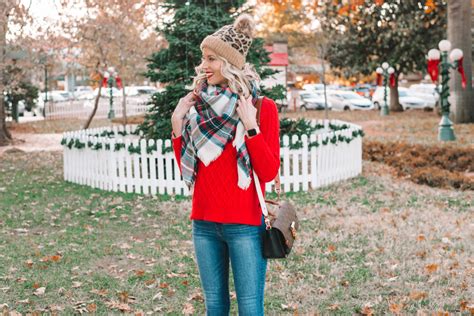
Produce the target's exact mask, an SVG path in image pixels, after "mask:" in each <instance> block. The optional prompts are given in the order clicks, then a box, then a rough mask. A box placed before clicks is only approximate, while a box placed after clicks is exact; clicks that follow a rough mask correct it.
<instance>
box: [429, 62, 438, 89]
mask: <svg viewBox="0 0 474 316" xmlns="http://www.w3.org/2000/svg"><path fill="white" fill-rule="evenodd" d="M439 63H440V60H439V59H436V60H435V59H432V60H428V74H429V75H430V77H431V81H433V82H434V83H438V78H439V68H438V66H439Z"/></svg>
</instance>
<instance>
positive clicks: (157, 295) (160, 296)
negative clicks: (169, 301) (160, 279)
mask: <svg viewBox="0 0 474 316" xmlns="http://www.w3.org/2000/svg"><path fill="white" fill-rule="evenodd" d="M162 297H163V294H161V292H158V293H156V294H155V296H153V298H152V299H151V300H152V301H154V300H161V298H162Z"/></svg>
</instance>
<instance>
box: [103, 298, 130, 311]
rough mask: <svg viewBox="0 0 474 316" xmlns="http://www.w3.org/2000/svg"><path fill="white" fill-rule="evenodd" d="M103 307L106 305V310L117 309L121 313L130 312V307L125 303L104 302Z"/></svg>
mask: <svg viewBox="0 0 474 316" xmlns="http://www.w3.org/2000/svg"><path fill="white" fill-rule="evenodd" d="M105 305H107V307H108V308H110V309H118V310H119V311H122V312H131V311H132V309H131V308H130V305H128V304H127V303H119V302H116V301H109V302H105Z"/></svg>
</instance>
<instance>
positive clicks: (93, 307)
mask: <svg viewBox="0 0 474 316" xmlns="http://www.w3.org/2000/svg"><path fill="white" fill-rule="evenodd" d="M96 310H97V305H96V304H95V303H90V304H87V311H88V312H89V313H94V312H95V311H96Z"/></svg>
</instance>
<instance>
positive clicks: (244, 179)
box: [181, 84, 258, 191]
mask: <svg viewBox="0 0 474 316" xmlns="http://www.w3.org/2000/svg"><path fill="white" fill-rule="evenodd" d="M257 97H258V95H257V86H256V84H252V102H253V103H254V104H255V102H256V101H257ZM238 98H239V96H238V94H235V93H232V92H231V91H230V89H229V88H228V87H226V88H222V87H220V86H208V85H206V84H205V85H204V86H203V87H202V89H201V92H200V93H199V98H198V100H197V101H196V104H195V105H194V107H192V108H191V109H190V111H189V114H188V115H187V117H186V119H185V121H184V122H183V132H182V135H183V142H182V148H181V172H182V176H183V179H184V181H185V182H186V184H187V185H188V187H189V188H190V189H191V191H192V186H193V184H194V181H195V180H196V174H197V172H198V170H197V169H198V163H197V159H196V158H199V159H200V160H201V161H202V162H203V163H204V165H206V166H208V165H209V164H210V163H211V162H212V161H214V160H216V159H217V158H218V157H219V156H220V154H221V153H222V151H223V150H224V147H225V145H226V144H227V143H228V142H229V141H233V142H232V145H233V146H234V147H235V148H236V150H237V163H236V167H237V171H238V179H239V181H238V186H239V187H240V188H242V189H247V188H248V187H249V185H250V181H251V178H250V173H251V170H252V166H251V164H250V158H249V155H248V151H247V147H246V146H245V138H244V136H245V128H244V125H243V124H242V122H241V121H240V118H239V115H238V114H237V111H236V108H237V100H238Z"/></svg>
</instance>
